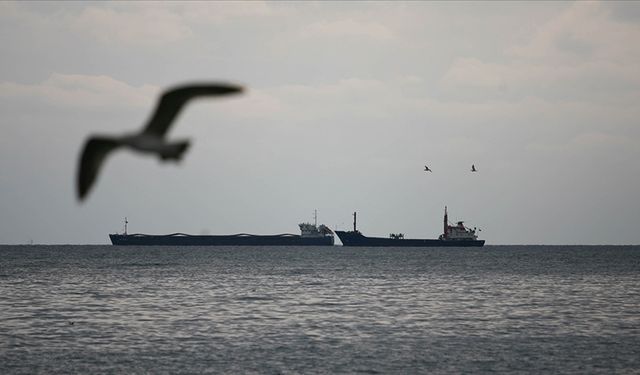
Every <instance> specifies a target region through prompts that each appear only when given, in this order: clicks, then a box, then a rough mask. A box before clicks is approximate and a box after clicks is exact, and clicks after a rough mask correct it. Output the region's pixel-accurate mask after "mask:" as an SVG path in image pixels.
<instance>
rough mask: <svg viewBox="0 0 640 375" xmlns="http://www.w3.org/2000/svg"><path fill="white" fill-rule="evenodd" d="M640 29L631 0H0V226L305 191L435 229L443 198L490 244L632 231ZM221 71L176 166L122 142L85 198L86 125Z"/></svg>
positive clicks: (86, 239)
mask: <svg viewBox="0 0 640 375" xmlns="http://www.w3.org/2000/svg"><path fill="white" fill-rule="evenodd" d="M638 40H640V3H638V2H453V3H448V2H447V3H445V2H442V3H440V2H317V3H314V2H204V3H199V2H197V3H188V2H175V3H172V2H161V3H151V2H81V3H78V2H20V3H15V2H0V47H1V50H2V59H1V62H0V244H27V243H39V244H106V243H109V238H108V234H109V233H115V232H122V230H123V220H124V217H127V218H128V220H129V232H130V233H149V234H166V233H174V232H183V233H191V234H232V233H243V232H244V233H256V234H274V233H299V231H298V226H297V224H298V223H300V222H304V221H307V222H308V221H313V212H314V210H316V209H317V210H318V221H319V222H320V223H324V224H326V225H328V226H329V227H331V228H332V229H336V228H337V229H348V228H350V227H351V221H352V216H351V215H352V213H353V212H354V211H357V212H358V229H359V230H361V231H362V232H363V233H364V234H365V235H370V236H385V237H386V236H388V234H389V233H392V232H393V233H398V232H402V233H404V234H405V237H406V238H437V236H438V235H439V234H440V233H442V215H443V211H444V207H445V206H447V207H448V210H449V219H450V221H457V220H464V221H465V223H466V224H467V225H469V226H471V227H478V228H480V229H481V232H479V233H480V237H481V238H482V239H485V240H486V241H487V244H640V199H639V198H640V195H639V192H640V127H639V119H640V43H638ZM211 81H222V82H231V83H236V84H241V85H243V86H244V87H245V88H246V93H245V94H244V95H241V96H235V97H229V98H224V99H199V100H197V101H194V102H192V103H190V104H189V105H188V106H187V107H186V108H185V110H184V111H183V112H182V113H181V114H180V116H179V117H178V119H177V121H176V123H175V124H174V126H173V127H172V129H171V132H170V133H169V134H168V137H169V139H183V138H187V139H190V140H191V141H192V147H191V148H190V150H189V151H188V153H187V154H186V156H185V158H184V159H183V160H182V161H181V162H180V163H178V164H175V163H161V162H159V160H158V159H157V158H154V157H152V156H145V155H140V154H135V153H132V152H130V151H126V150H124V151H118V152H116V153H114V154H113V155H112V156H110V157H109V159H108V160H107V161H106V163H105V165H104V168H103V169H102V171H101V173H100V175H99V177H98V181H97V183H96V186H94V189H93V190H92V191H91V193H90V195H89V196H88V199H87V200H86V201H84V202H79V201H78V200H77V198H76V196H75V177H76V173H77V171H76V168H77V163H78V157H79V153H80V150H81V147H82V145H83V143H84V142H85V140H86V139H87V138H88V137H89V136H90V135H92V134H114V135H118V134H122V133H126V132H131V131H137V130H138V129H140V128H141V127H142V126H143V125H144V123H145V121H146V120H147V118H148V116H149V115H150V112H151V110H152V109H153V107H154V103H155V102H156V100H157V98H158V96H159V95H160V94H161V93H162V92H163V91H164V90H165V89H167V88H169V87H171V86H173V85H177V84H182V83H185V82H211ZM425 164H426V165H428V166H429V167H430V168H431V169H432V170H433V172H432V173H426V172H424V171H423V169H424V165H425ZM472 164H475V166H476V168H477V169H478V171H479V172H477V173H471V172H470V168H471V165H472Z"/></svg>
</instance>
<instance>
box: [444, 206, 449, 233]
mask: <svg viewBox="0 0 640 375" xmlns="http://www.w3.org/2000/svg"><path fill="white" fill-rule="evenodd" d="M448 223H449V221H448V218H447V206H444V232H443V233H444V238H447V235H448V234H449V231H448V229H449V228H448V225H447V224H448Z"/></svg>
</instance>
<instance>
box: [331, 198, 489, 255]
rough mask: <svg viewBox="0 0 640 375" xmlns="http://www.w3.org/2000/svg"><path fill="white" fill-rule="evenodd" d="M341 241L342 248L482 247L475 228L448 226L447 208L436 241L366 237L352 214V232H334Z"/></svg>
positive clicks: (401, 236) (399, 236)
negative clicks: (442, 225) (358, 227)
mask: <svg viewBox="0 0 640 375" xmlns="http://www.w3.org/2000/svg"><path fill="white" fill-rule="evenodd" d="M335 233H336V234H337V235H338V238H340V241H342V245H343V246H371V247H441V246H452V247H469V246H484V240H479V239H478V236H477V235H476V228H474V229H470V228H467V227H465V226H464V222H462V221H458V222H457V224H456V225H450V224H449V221H448V215H447V207H446V206H445V208H444V233H443V234H441V235H440V236H439V237H438V238H437V239H410V238H404V234H402V233H391V234H390V235H389V237H387V238H385V237H366V236H365V235H363V234H362V233H360V231H359V230H358V229H357V227H356V213H355V212H354V213H353V230H352V231H348V232H346V231H339V230H337V231H336V232H335Z"/></svg>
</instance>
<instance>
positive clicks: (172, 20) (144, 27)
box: [71, 6, 192, 45]
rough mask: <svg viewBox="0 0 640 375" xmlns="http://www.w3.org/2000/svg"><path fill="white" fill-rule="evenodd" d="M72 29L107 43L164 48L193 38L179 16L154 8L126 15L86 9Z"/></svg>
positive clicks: (122, 12)
mask: <svg viewBox="0 0 640 375" xmlns="http://www.w3.org/2000/svg"><path fill="white" fill-rule="evenodd" d="M131 10H133V11H131ZM71 25H72V27H73V28H75V29H76V30H78V31H82V32H85V33H88V34H89V35H91V36H92V37H94V38H96V39H98V40H100V41H102V42H106V43H125V44H151V45H162V44H165V43H172V42H176V41H178V40H182V39H185V38H187V37H189V36H191V35H192V31H191V29H190V28H189V27H188V26H187V25H186V24H185V23H184V21H183V20H182V18H181V17H180V16H179V15H178V14H176V13H174V12H171V11H170V10H168V9H164V8H162V7H155V6H145V7H144V8H141V7H131V8H129V9H127V11H119V10H117V9H113V8H106V7H87V8H85V9H84V10H83V11H82V12H81V13H80V15H79V16H78V17H77V18H75V19H74V20H73V22H72V24H71Z"/></svg>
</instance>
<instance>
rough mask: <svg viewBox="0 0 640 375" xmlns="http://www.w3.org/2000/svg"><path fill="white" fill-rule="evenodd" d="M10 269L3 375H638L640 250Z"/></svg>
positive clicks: (42, 256)
mask: <svg viewBox="0 0 640 375" xmlns="http://www.w3.org/2000/svg"><path fill="white" fill-rule="evenodd" d="M0 256H1V263H0V264H1V268H0V295H1V296H2V298H1V299H0V314H1V317H2V320H1V322H2V323H0V373H3V374H4V373H37V372H43V373H56V372H58V373H69V372H81V373H94V372H127V373H130V372H134V373H135V372H152V373H157V372H166V373H185V372H186V373H199V372H216V373H220V372H227V373H251V372H258V373H291V372H293V373H357V372H368V373H376V372H379V373H407V372H409V373H410V372H422V373H424V372H429V371H431V372H458V373H459V372H467V373H478V372H494V371H507V372H518V371H522V372H534V373H545V372H547V373H585V372H590V373H592V372H602V373H611V372H612V371H621V372H636V371H640V272H639V271H640V247H602V246H600V247H580V246H574V247H568V246H566V247H545V246H535V247H527V246H486V247H485V248H482V249H426V250H425V249H366V248H364V249H349V248H340V247H336V248H322V247H318V248H242V247H240V248H233V247H228V248H163V247H140V248H119V247H112V246H0Z"/></svg>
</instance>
